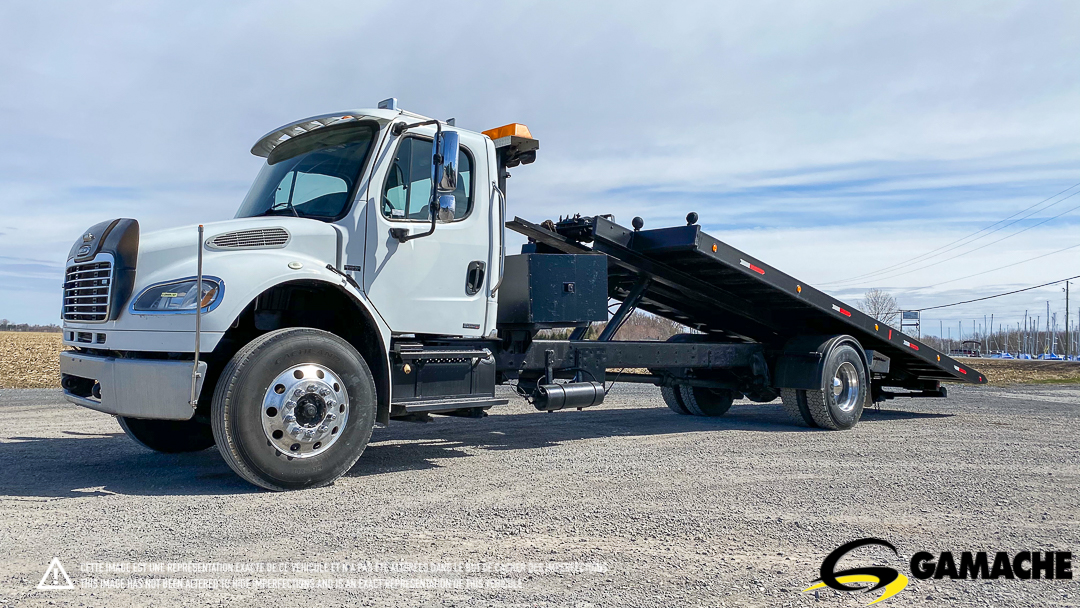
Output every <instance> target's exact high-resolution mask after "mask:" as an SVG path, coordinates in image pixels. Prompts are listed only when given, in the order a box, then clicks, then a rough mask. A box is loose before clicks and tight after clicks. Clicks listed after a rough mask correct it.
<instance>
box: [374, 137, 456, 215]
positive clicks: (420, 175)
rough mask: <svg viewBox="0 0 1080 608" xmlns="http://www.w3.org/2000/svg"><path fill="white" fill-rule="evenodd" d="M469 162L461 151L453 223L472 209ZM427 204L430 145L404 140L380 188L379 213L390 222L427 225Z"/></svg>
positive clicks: (418, 139) (428, 202)
mask: <svg viewBox="0 0 1080 608" xmlns="http://www.w3.org/2000/svg"><path fill="white" fill-rule="evenodd" d="M471 195H472V159H471V158H470V157H469V154H468V153H467V152H466V151H465V148H464V146H462V148H461V154H460V155H459V156H458V186H457V190H455V191H454V199H455V201H454V219H461V218H463V217H465V216H466V215H468V213H469V209H470V208H471V207H472V196H471ZM430 203H431V141H430V140H425V139H420V138H416V137H406V138H405V139H404V140H402V142H401V144H399V145H398V150H397V154H396V156H395V157H394V164H393V165H392V166H391V167H390V171H389V173H388V174H387V176H386V182H385V184H384V185H383V196H382V204H381V206H382V213H383V215H384V216H386V217H388V218H390V219H410V220H420V221H428V220H430V219H431V216H430V215H429V211H428V205H429V204H430Z"/></svg>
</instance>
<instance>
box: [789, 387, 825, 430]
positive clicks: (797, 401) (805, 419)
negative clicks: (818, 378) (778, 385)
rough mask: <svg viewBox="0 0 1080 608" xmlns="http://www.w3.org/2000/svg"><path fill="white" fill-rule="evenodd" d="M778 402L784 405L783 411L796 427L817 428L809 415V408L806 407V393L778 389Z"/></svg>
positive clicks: (790, 389) (791, 389)
mask: <svg viewBox="0 0 1080 608" xmlns="http://www.w3.org/2000/svg"><path fill="white" fill-rule="evenodd" d="M780 400H781V402H782V403H783V404H784V411H785V412H787V414H788V417H789V418H791V421H792V422H793V423H795V424H796V425H797V426H806V427H810V428H817V422H814V417H813V416H811V415H810V408H809V407H808V406H807V405H806V391H803V390H796V389H793V388H784V389H780Z"/></svg>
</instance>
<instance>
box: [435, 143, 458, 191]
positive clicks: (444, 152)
mask: <svg viewBox="0 0 1080 608" xmlns="http://www.w3.org/2000/svg"><path fill="white" fill-rule="evenodd" d="M459 151H460V141H459V139H458V134H457V133H456V132H454V131H441V132H440V133H439V134H438V135H436V136H435V142H434V143H433V144H432V146H431V156H432V163H431V181H432V182H433V183H434V184H435V191H436V192H437V193H438V194H450V195H453V194H454V191H455V190H457V180H458V152H459Z"/></svg>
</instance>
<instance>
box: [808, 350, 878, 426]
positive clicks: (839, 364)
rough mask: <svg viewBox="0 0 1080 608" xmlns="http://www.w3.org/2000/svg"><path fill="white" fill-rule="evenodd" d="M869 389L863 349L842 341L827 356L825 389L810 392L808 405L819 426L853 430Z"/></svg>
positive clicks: (823, 383)
mask: <svg viewBox="0 0 1080 608" xmlns="http://www.w3.org/2000/svg"><path fill="white" fill-rule="evenodd" d="M869 389H870V383H869V381H868V378H867V373H866V366H865V365H863V361H862V357H860V356H859V352H858V351H856V350H855V348H854V347H853V346H851V345H850V344H846V343H845V344H840V345H839V346H837V347H836V348H833V349H832V350H831V351H830V352H829V354H828V356H827V357H826V359H825V370H824V373H823V374H822V387H821V390H817V391H806V406H807V409H809V410H810V415H811V416H812V417H813V418H814V422H816V423H817V425H818V426H820V427H822V428H825V429H832V430H842V429H850V428H851V427H853V426H855V423H857V422H858V421H859V418H861V417H862V412H863V405H864V404H865V403H866V398H867V395H868V394H869V393H870V390H869Z"/></svg>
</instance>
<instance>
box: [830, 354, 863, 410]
mask: <svg viewBox="0 0 1080 608" xmlns="http://www.w3.org/2000/svg"><path fill="white" fill-rule="evenodd" d="M832 394H833V402H834V403H836V407H837V408H839V409H840V411H842V412H850V411H851V410H853V409H855V405H856V403H857V402H858V399H859V372H858V370H856V369H855V366H854V365H852V364H851V362H849V361H844V362H843V363H841V364H840V367H839V368H837V370H836V374H835V375H834V376H833V379H832Z"/></svg>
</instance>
